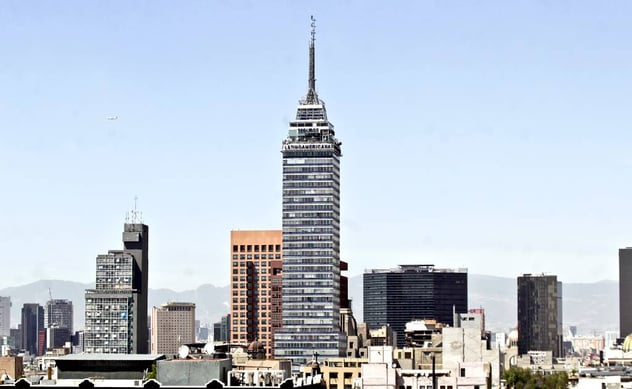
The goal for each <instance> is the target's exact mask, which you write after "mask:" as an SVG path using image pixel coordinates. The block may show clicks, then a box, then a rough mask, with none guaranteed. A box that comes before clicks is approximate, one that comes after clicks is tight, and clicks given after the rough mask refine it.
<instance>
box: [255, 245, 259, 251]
mask: <svg viewBox="0 0 632 389" xmlns="http://www.w3.org/2000/svg"><path fill="white" fill-rule="evenodd" d="M257 251H259V245H258V244H256V245H255V252H257Z"/></svg>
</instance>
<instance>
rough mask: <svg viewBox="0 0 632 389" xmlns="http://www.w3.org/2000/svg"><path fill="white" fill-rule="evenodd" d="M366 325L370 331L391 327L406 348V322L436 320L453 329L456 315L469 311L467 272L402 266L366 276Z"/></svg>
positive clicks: (431, 267) (364, 278) (398, 341)
mask: <svg viewBox="0 0 632 389" xmlns="http://www.w3.org/2000/svg"><path fill="white" fill-rule="evenodd" d="M363 290H364V301H363V303H364V322H365V323H366V324H367V326H368V327H369V329H379V328H381V327H382V326H384V325H389V326H390V327H391V328H392V329H393V331H396V332H397V335H398V336H397V343H398V346H399V347H403V346H404V329H405V327H406V323H407V322H409V321H411V320H414V319H418V320H423V319H434V320H436V321H437V322H439V323H442V324H447V325H450V326H453V325H454V323H453V321H454V316H453V313H454V312H455V311H456V313H466V312H467V269H439V268H435V267H434V265H400V266H399V268H396V269H373V270H368V271H366V272H365V273H364V275H363Z"/></svg>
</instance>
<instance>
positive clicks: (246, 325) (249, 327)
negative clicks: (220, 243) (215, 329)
mask: <svg viewBox="0 0 632 389" xmlns="http://www.w3.org/2000/svg"><path fill="white" fill-rule="evenodd" d="M281 236H282V235H281V230H251V231H231V232H230V244H231V281H230V289H231V298H232V300H231V301H232V302H231V306H230V317H231V323H230V334H231V335H230V340H231V342H232V343H242V344H249V343H251V342H254V341H258V342H260V343H262V344H263V345H264V348H265V350H266V355H267V356H268V357H271V356H272V350H273V346H274V344H273V343H274V342H273V339H274V336H273V334H274V328H273V317H272V313H273V312H274V310H275V309H273V302H274V301H275V300H274V296H273V292H272V290H273V277H274V274H275V273H277V272H278V264H280V263H281V260H282V259H281V258H282V252H281V242H282V239H281Z"/></svg>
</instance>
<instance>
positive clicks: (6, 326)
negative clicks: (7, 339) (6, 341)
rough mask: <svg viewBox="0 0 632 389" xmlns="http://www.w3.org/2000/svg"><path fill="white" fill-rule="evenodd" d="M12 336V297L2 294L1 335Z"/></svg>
mask: <svg viewBox="0 0 632 389" xmlns="http://www.w3.org/2000/svg"><path fill="white" fill-rule="evenodd" d="M1 336H11V297H4V296H0V337H1Z"/></svg>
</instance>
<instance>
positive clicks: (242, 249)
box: [233, 244, 281, 253]
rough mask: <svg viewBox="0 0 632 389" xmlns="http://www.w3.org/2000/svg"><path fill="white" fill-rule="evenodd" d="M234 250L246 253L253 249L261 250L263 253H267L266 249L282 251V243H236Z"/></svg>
mask: <svg viewBox="0 0 632 389" xmlns="http://www.w3.org/2000/svg"><path fill="white" fill-rule="evenodd" d="M253 249H254V250H253ZM233 251H234V252H237V251H239V252H240V253H244V252H248V253H250V252H253V251H255V252H259V251H260V252H262V253H265V252H266V251H268V252H274V251H281V245H280V244H277V245H273V244H269V245H265V244H262V245H258V244H255V245H252V244H248V245H243V244H242V245H236V244H234V245H233Z"/></svg>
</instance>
